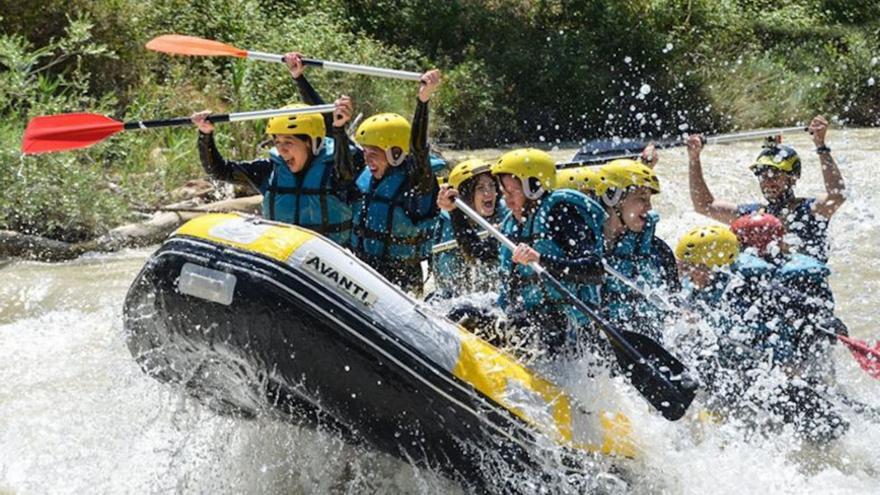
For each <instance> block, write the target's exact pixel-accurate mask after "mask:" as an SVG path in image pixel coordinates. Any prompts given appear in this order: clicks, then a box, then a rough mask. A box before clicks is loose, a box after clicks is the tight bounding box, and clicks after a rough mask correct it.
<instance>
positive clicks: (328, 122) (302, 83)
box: [293, 75, 333, 130]
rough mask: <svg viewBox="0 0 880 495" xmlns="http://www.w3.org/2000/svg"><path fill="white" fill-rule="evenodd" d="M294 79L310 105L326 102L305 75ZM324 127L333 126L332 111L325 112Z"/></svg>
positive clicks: (301, 94)
mask: <svg viewBox="0 0 880 495" xmlns="http://www.w3.org/2000/svg"><path fill="white" fill-rule="evenodd" d="M293 80H294V81H295V82H296V88H297V89H298V90H299V96H300V98H302V100H303V101H304V102H306V103H307V104H309V105H323V104H324V99H323V98H321V95H319V94H318V92H317V91H315V88H314V87H313V86H312V83H310V82H309V81H308V79H306V76H305V75H302V76H299V77H294V78H293ZM324 127H325V128H326V129H328V130H329V129H332V128H333V114H332V113H325V114H324Z"/></svg>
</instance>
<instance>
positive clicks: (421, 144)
mask: <svg viewBox="0 0 880 495" xmlns="http://www.w3.org/2000/svg"><path fill="white" fill-rule="evenodd" d="M438 86H440V71H439V70H437V69H434V70H429V71H428V72H426V73H424V74H423V75H422V79H421V81H420V86H419V98H418V102H416V113H415V116H413V123H412V133H411V134H410V152H411V153H412V155H413V158H414V160H413V169H412V170H410V177H411V179H412V184H413V188H414V189H415V190H416V191H417V192H418V193H419V194H430V193H431V192H432V191H433V190H434V189H436V188H437V179H436V178H435V177H434V172H433V171H432V170H431V160H430V158H429V156H428V152H429V146H428V102H429V101H430V100H431V95H433V94H434V91H436V90H437V87H438Z"/></svg>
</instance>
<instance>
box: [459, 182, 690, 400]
mask: <svg viewBox="0 0 880 495" xmlns="http://www.w3.org/2000/svg"><path fill="white" fill-rule="evenodd" d="M455 206H456V207H458V209H459V210H461V211H462V213H464V214H465V215H467V216H468V217H469V218H470V219H471V220H473V221H475V222H476V223H478V224H479V225H480V226H481V227H483V228H484V229H486V231H487V232H489V233H490V234H491V235H492V236H493V237H495V238H496V239H497V240H498V241H499V242H501V243H502V244H503V245H504V246H505V247H506V248H507V249H509V250H510V251H511V252H512V251H513V250H514V249H516V244H514V243H513V241H511V240H510V239H508V238H507V236H505V235H504V234H502V233H501V232H500V231H499V230H498V229H496V228H495V226H494V225H492V224H491V223H489V222H488V221H486V219H484V218H483V217H481V216H480V215H479V214H478V213H477V212H475V211H474V210H472V209H471V208H470V207H469V206H468V205H467V204H465V202H464V201H462V200H460V199H458V198H456V199H455ZM529 267H531V268H532V270H534V271H535V273H537V274H538V275H539V276H540V277H541V279H542V280H543V281H544V282H546V283H547V284H549V285H550V286H552V287H553V288H554V289H556V290H557V291H558V292H559V293H560V294H563V295H564V296H565V298H566V299H568V301H569V303H571V304H572V305H574V306H575V307H577V308H578V310H580V311H581V312H583V314H584V315H586V316H588V317H589V318H590V319H591V320H593V322H594V323H595V324H596V325H597V326H598V327H599V329H601V330H602V332H604V333H605V335H606V336H607V337H608V340H610V341H611V343H612V345H614V346H615V347H616V348H618V349H619V350H620V351H621V352H622V353H623V354H624V355H626V357H627V358H628V359H629V360H630V361H632V362H633V363H638V364H641V365H642V366H645V367H647V368H648V369H650V371H651V372H652V374H653V375H654V376H655V377H657V378H658V379H659V380H660V381H661V382H662V383H663V385H664V386H666V387H667V388H668V389H670V390H677V387H676V386H675V385H674V384H673V383H672V382H670V381H669V379H668V378H667V377H666V376H665V375H664V374H662V373H660V371H659V370H657V369H656V368H655V367H654V365H653V363H651V362H650V361H648V360H647V359H645V357H644V356H642V354H641V353H639V351H637V350H636V349H635V347H633V346H632V344H630V343H629V341H627V340H626V339H625V338H624V337H623V334H621V333H620V332H619V331H618V330H617V329H616V328H614V326H612V325H611V324H610V323H608V322H606V321H605V319H604V318H602V316H600V315H599V313H597V312H596V311H595V310H594V309H593V308H591V307H589V306H588V305H587V304H586V303H584V302H583V301H581V300H580V299H578V297H577V296H575V295H574V294H572V293H571V291H570V290H569V289H568V288H567V287H565V286H564V285H562V283H561V282H559V281H558V280H556V277H554V276H553V275H551V274H550V273H548V272H547V270H545V269H544V267H543V266H541V265H540V264H539V263H538V262H537V261H534V262H532V263H529ZM624 368H626V367H625V366H624Z"/></svg>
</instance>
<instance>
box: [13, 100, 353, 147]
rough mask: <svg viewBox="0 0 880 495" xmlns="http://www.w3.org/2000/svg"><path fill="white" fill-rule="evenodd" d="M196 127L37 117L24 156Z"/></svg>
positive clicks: (180, 121)
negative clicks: (127, 134) (136, 133)
mask: <svg viewBox="0 0 880 495" xmlns="http://www.w3.org/2000/svg"><path fill="white" fill-rule="evenodd" d="M335 108H336V107H335V105H333V104H327V105H314V106H311V107H301V108H278V109H273V110H256V111H253V112H239V113H224V114H216V115H211V116H209V117H208V120H209V121H211V122H214V123H217V122H239V121H243V120H257V119H265V118H269V117H277V116H280V115H299V114H307V113H329V112H332V111H333V110H334V109H335ZM180 125H192V120H190V118H189V117H178V118H174V119H164V120H138V121H132V122H120V121H118V120H114V119H111V118H110V117H106V116H104V115H98V114H94V113H65V114H60V115H47V116H42V117H34V118H33V119H31V121H30V122H28V125H27V128H26V129H25V130H24V138H23V139H22V142H21V151H22V153H27V154H36V153H47V152H52V151H65V150H73V149H78V148H86V147H88V146H91V145H93V144H95V143H98V142H100V141H103V140H104V139H107V138H108V137H110V136H112V135H113V134H116V133H117V132H121V131H131V130H137V129H151V128H154V127H170V126H180Z"/></svg>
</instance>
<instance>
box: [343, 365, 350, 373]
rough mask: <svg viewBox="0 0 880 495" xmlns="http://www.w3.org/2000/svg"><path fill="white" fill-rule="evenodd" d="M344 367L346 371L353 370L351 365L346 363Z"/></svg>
mask: <svg viewBox="0 0 880 495" xmlns="http://www.w3.org/2000/svg"><path fill="white" fill-rule="evenodd" d="M343 369H345V371H351V366H349V365H347V364H346V365H345V367H344V368H343Z"/></svg>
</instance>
